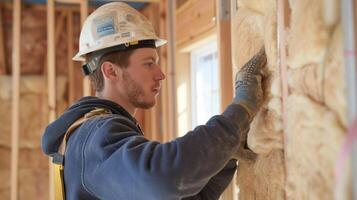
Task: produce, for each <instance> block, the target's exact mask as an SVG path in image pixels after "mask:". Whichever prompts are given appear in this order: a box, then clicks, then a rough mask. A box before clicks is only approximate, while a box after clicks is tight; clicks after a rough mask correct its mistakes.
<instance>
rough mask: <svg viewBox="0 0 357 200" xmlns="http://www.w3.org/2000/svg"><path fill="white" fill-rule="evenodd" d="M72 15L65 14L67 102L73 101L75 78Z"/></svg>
mask: <svg viewBox="0 0 357 200" xmlns="http://www.w3.org/2000/svg"><path fill="white" fill-rule="evenodd" d="M72 57H73V13H72V11H68V12H67V63H68V102H69V103H71V102H73V101H74V99H75V93H74V91H75V85H74V84H75V78H74V64H73V60H72Z"/></svg>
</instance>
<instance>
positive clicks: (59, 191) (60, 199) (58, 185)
mask: <svg viewBox="0 0 357 200" xmlns="http://www.w3.org/2000/svg"><path fill="white" fill-rule="evenodd" d="M52 166H53V173H54V181H55V200H65V199H66V196H65V189H64V184H63V180H64V179H63V166H62V165H58V164H55V163H53V164H52Z"/></svg>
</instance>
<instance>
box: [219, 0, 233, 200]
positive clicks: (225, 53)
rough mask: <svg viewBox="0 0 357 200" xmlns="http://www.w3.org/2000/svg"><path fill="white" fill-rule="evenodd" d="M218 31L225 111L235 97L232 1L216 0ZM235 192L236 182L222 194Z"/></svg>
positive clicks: (230, 195) (230, 198) (225, 196)
mask: <svg viewBox="0 0 357 200" xmlns="http://www.w3.org/2000/svg"><path fill="white" fill-rule="evenodd" d="M215 5H216V19H217V20H216V22H217V23H216V27H217V28H216V31H217V32H216V33H217V45H218V46H217V53H218V69H219V80H220V88H221V90H220V93H221V95H220V101H221V104H220V110H221V112H223V111H224V110H225V108H226V107H227V106H228V105H229V104H230V103H231V102H232V99H233V91H234V90H233V76H232V74H233V69H232V46H231V44H232V40H231V1H230V0H216V1H215ZM234 193H235V184H234V182H232V183H230V184H229V186H228V187H227V188H226V190H225V191H224V193H223V194H222V198H223V199H224V200H233V199H234Z"/></svg>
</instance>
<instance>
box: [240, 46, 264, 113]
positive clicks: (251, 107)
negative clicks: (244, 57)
mask: <svg viewBox="0 0 357 200" xmlns="http://www.w3.org/2000/svg"><path fill="white" fill-rule="evenodd" d="M266 62H267V58H266V55H265V50H264V47H263V48H262V49H261V50H260V51H259V52H258V53H257V54H256V55H254V56H253V58H251V59H250V60H249V61H248V62H247V63H246V64H245V65H244V66H243V67H242V68H241V69H240V70H239V72H238V73H237V74H236V80H235V97H234V99H233V103H236V104H239V105H241V106H242V107H244V108H245V109H246V111H247V112H248V114H249V116H250V119H252V118H253V117H254V116H255V115H256V113H257V112H258V110H259V107H260V106H261V104H262V102H263V90H262V86H261V85H262V84H261V83H262V78H263V76H262V69H263V67H264V66H265V64H266Z"/></svg>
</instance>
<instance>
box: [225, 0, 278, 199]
mask: <svg viewBox="0 0 357 200" xmlns="http://www.w3.org/2000/svg"><path fill="white" fill-rule="evenodd" d="M238 6H239V8H238V11H237V13H236V16H235V17H234V20H233V33H232V35H234V36H235V37H232V40H233V43H234V44H236V45H234V47H233V55H234V57H233V63H234V66H236V67H237V68H238V69H236V71H237V70H239V68H240V67H241V66H243V65H244V64H245V63H246V62H247V61H248V60H249V59H250V58H251V57H252V56H253V55H254V54H255V53H256V52H258V50H259V49H260V48H261V46H262V45H263V44H264V47H265V50H266V54H267V60H268V62H267V71H266V72H265V73H264V74H266V75H268V74H269V75H270V77H269V78H268V80H267V81H266V82H265V83H264V84H263V85H264V93H265V95H264V96H265V98H266V99H265V103H264V105H263V106H262V109H261V110H260V112H259V113H258V114H257V116H256V117H255V119H254V120H253V122H252V124H251V128H250V131H249V134H248V146H249V148H250V149H252V150H253V151H254V152H255V153H258V157H257V160H256V161H255V162H249V161H240V162H239V168H238V176H237V184H238V187H239V191H240V192H239V199H244V200H253V199H258V200H267V199H268V200H269V199H271V200H280V199H284V186H285V183H284V165H283V161H284V160H283V158H284V157H283V150H282V149H283V137H282V124H281V101H280V95H281V92H280V82H279V81H276V80H275V79H277V78H278V77H279V71H278V70H277V67H276V58H277V56H276V52H277V50H276V17H275V16H276V14H275V13H276V3H275V0H265V1H258V0H255V1H247V0H240V1H238Z"/></svg>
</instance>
